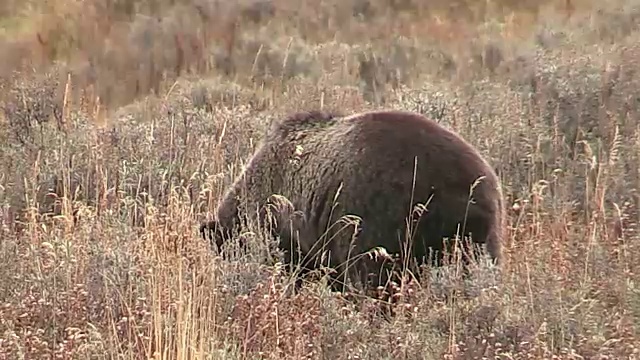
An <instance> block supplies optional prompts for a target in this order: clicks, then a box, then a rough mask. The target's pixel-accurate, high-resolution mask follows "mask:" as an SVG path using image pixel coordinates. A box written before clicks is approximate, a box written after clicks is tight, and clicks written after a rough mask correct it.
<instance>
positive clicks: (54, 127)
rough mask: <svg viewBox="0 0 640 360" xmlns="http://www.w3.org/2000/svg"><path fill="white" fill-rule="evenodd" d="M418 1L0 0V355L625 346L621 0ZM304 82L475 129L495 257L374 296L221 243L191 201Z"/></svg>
mask: <svg viewBox="0 0 640 360" xmlns="http://www.w3.org/2000/svg"><path fill="white" fill-rule="evenodd" d="M422 3H423V2H420V1H417V0H321V1H312V0H301V1H299V2H296V1H293V0H271V1H269V0H245V1H233V2H232V1H220V2H216V1H214V0H141V1H132V0H108V1H99V0H84V1H74V0H52V1H48V2H40V1H30V0H24V1H22V0H4V1H3V2H1V3H0V360H4V359H8V360H9V359H11V360H12V359H239V358H242V359H640V333H639V331H640V261H638V259H640V236H639V233H638V231H639V229H638V222H639V220H640V211H639V210H640V194H639V192H638V191H640V72H639V70H640V68H639V66H640V60H639V59H640V0H611V1H608V2H597V1H592V0H573V1H570V0H556V1H551V0H549V1H529V0H496V1H492V2H488V1H487V2H480V1H471V0H455V1H444V0H442V1H429V2H428V3H429V5H428V6H426V5H420V4H422ZM425 3H426V2H425ZM320 108H322V109H332V110H339V111H341V112H343V113H352V112H358V111H363V110H368V109H378V108H395V109H404V110H412V111H418V112H421V113H423V114H426V115H428V116H430V117H432V118H434V119H436V120H438V121H439V122H441V123H443V124H445V125H446V126H448V127H450V128H452V129H454V130H456V131H457V132H459V133H460V134H461V135H463V136H464V137H465V138H467V139H469V141H470V142H471V143H472V144H474V145H475V146H477V147H478V149H480V151H481V152H482V154H483V155H485V156H486V157H487V159H488V160H489V161H490V163H491V164H492V165H493V166H494V167H495V168H496V169H497V170H498V171H499V175H500V177H501V179H502V181H503V184H504V191H505V196H506V198H507V201H508V229H507V233H508V236H507V239H506V242H505V243H504V260H503V271H502V273H501V274H500V276H498V275H496V273H495V272H493V271H490V270H491V269H488V268H485V267H480V268H479V271H478V272H477V274H476V275H475V276H474V277H473V279H472V280H470V281H468V282H467V283H465V284H462V280H460V279H458V278H456V277H453V276H450V275H448V274H447V273H444V272H433V273H432V275H433V276H431V277H430V278H429V279H427V280H428V281H425V282H424V283H423V284H421V286H417V285H416V284H413V285H411V286H405V287H403V295H404V296H402V297H401V298H400V299H399V302H398V303H397V304H396V305H394V306H395V311H396V316H395V317H393V318H392V319H390V320H385V319H383V318H382V317H380V316H378V315H376V312H375V311H374V307H375V302H374V301H373V300H367V301H362V302H359V303H357V304H354V303H353V302H350V301H346V300H344V299H343V298H342V297H341V296H340V295H339V294H334V293H331V292H329V291H328V290H327V288H326V287H325V286H324V285H323V284H322V283H321V282H320V283H309V284H308V285H306V286H305V287H304V288H303V290H302V291H301V292H300V293H298V294H295V295H292V294H291V293H290V291H289V290H290V285H291V279H289V278H288V277H287V276H286V275H284V274H283V273H282V271H281V269H280V266H279V264H278V263H277V261H278V254H277V253H275V252H273V251H268V250H269V246H270V244H267V243H265V241H264V236H262V235H261V233H260V232H259V231H255V232H254V233H253V234H248V235H247V236H250V237H251V239H253V241H252V243H251V245H252V247H251V251H250V253H249V254H248V255H245V256H242V257H240V258H237V259H232V260H230V261H223V260H222V259H220V258H219V257H217V256H216V255H215V254H214V253H213V252H212V251H211V249H210V248H209V246H208V244H207V243H205V242H204V241H203V240H202V239H201V238H200V234H199V232H198V225H199V223H200V221H202V220H204V219H205V218H207V217H208V216H210V215H211V211H212V210H213V209H214V207H215V205H216V200H217V198H218V197H219V196H220V195H221V194H222V192H223V191H224V189H225V187H226V186H227V185H228V184H229V183H230V182H231V181H232V180H233V178H234V177H235V176H236V175H237V174H238V171H239V170H240V169H241V167H242V165H243V164H244V161H245V160H246V159H247V157H248V156H249V155H250V154H251V152H252V149H253V148H254V147H255V145H256V143H257V142H258V141H259V140H260V139H261V136H262V134H263V131H264V130H265V128H266V126H267V125H268V124H269V123H270V121H272V120H273V119H275V118H279V117H282V116H285V115H287V114H289V113H291V112H294V111H298V110H310V109H320ZM74 214H75V215H76V217H77V221H76V222H74Z"/></svg>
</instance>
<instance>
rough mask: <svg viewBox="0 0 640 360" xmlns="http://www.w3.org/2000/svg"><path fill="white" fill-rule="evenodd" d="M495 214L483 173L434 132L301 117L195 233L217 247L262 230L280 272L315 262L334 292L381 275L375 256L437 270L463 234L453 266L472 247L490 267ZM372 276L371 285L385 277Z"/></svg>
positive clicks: (272, 141) (408, 116)
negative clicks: (242, 231) (276, 248)
mask: <svg viewBox="0 0 640 360" xmlns="http://www.w3.org/2000/svg"><path fill="white" fill-rule="evenodd" d="M268 214H272V215H275V216H272V217H268V216H267V215H268ZM503 216H504V211H503V197H502V191H501V186H500V183H499V179H498V177H497V175H496V173H495V172H494V170H493V168H492V167H491V166H490V165H489V164H488V163H487V162H486V161H485V160H484V159H483V157H482V156H481V155H480V154H479V152H478V151H477V150H476V149H475V148H474V147H473V146H472V145H470V144H469V143H468V142H467V141H465V140H464V139H462V138H461V137H460V136H458V135H456V134H455V133H453V132H452V131H449V130H447V129H446V128H444V127H443V126H441V125H439V124H438V123H436V122H434V121H431V120H430V119H428V118H426V117H424V116H423V115H420V114H417V113H412V112H405V111H392V110H381V111H370V112H364V113H359V114H355V115H351V116H342V115H339V114H334V113H328V112H321V111H311V112H301V113H296V114H293V115H291V116H289V117H288V118H285V119H283V120H280V121H276V122H274V124H273V125H272V126H271V127H270V129H269V130H268V131H267V133H266V135H265V138H264V140H263V141H262V143H261V145H260V146H259V147H258V149H257V150H256V151H255V153H254V155H253V157H252V158H251V159H250V161H249V162H248V164H247V165H246V167H245V169H244V171H243V172H242V174H240V176H238V178H237V179H236V180H235V182H234V183H233V185H232V186H231V187H230V188H229V189H228V190H227V192H226V193H225V194H224V196H223V198H222V199H221V201H220V202H219V205H218V207H217V209H216V212H215V219H214V220H213V221H210V222H208V223H204V224H202V225H201V227H200V231H201V232H202V236H203V237H205V238H206V237H207V234H209V237H210V240H212V241H215V242H216V245H217V246H218V248H220V246H221V245H222V244H223V242H224V241H225V240H228V239H230V238H232V237H233V232H234V231H236V230H238V229H239V228H241V227H242V226H244V224H245V221H246V220H247V219H249V218H252V219H254V220H257V221H258V223H259V224H263V225H265V224H271V225H272V227H271V231H272V233H273V235H274V236H277V237H278V238H279V241H280V242H279V245H280V247H281V248H282V249H283V250H284V251H285V254H286V262H291V263H297V262H298V261H301V260H303V258H304V261H303V262H302V264H300V265H301V266H302V268H303V270H307V271H308V270H312V269H315V268H317V266H318V265H319V262H321V263H322V265H324V266H325V267H327V268H329V269H332V272H333V277H332V279H333V281H334V282H335V283H334V284H333V285H332V287H333V288H334V289H337V290H342V289H344V284H345V283H344V280H347V279H350V280H351V281H352V282H354V283H359V284H361V285H364V284H363V282H367V278H368V276H370V271H373V270H375V271H380V270H382V262H386V261H387V260H388V257H386V259H383V260H375V259H376V258H378V257H380V256H374V255H377V254H384V252H382V251H380V248H384V250H386V253H387V254H396V256H397V258H399V260H400V261H401V262H402V264H408V263H411V264H412V265H411V266H416V265H420V264H423V263H425V261H426V260H427V259H431V260H430V262H431V263H432V264H435V265H439V264H441V260H442V258H443V257H442V256H443V253H445V252H447V251H445V250H448V251H450V250H451V249H452V248H451V244H453V242H452V241H448V240H447V239H452V240H453V239H457V238H456V235H458V236H459V237H460V238H463V236H462V235H463V234H464V236H465V237H469V238H470V239H471V242H470V241H466V242H464V243H466V244H469V243H473V244H476V245H474V246H472V247H471V248H468V247H466V246H461V247H460V248H461V249H462V250H464V251H463V253H466V255H465V256H463V264H466V263H467V262H468V260H469V257H470V256H471V255H477V254H479V253H478V251H479V249H478V247H479V246H480V245H482V244H485V245H486V249H487V252H488V253H489V255H490V257H491V258H492V259H493V261H494V263H498V262H499V260H500V251H501V241H502V229H503ZM269 219H271V220H269ZM372 249H377V250H376V251H371V250H372ZM381 258H385V256H382V257H381ZM347 260H349V262H350V264H353V265H354V266H351V265H350V264H348V263H347ZM396 261H397V260H396ZM347 265H349V266H347ZM412 269H415V267H413V268H412ZM374 275H375V276H381V277H380V278H379V279H373V280H374V284H373V286H376V285H378V284H379V283H380V281H386V280H387V279H388V277H387V276H386V275H379V274H376V273H375V272H374Z"/></svg>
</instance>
